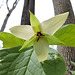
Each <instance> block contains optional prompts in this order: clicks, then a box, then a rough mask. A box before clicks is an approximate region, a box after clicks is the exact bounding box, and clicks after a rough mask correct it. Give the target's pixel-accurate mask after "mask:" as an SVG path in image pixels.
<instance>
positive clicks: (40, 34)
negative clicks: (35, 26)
mask: <svg viewBox="0 0 75 75" xmlns="http://www.w3.org/2000/svg"><path fill="white" fill-rule="evenodd" d="M42 36H44V35H43V34H42V33H41V32H37V37H38V38H37V41H39V39H40V38H41V37H42Z"/></svg>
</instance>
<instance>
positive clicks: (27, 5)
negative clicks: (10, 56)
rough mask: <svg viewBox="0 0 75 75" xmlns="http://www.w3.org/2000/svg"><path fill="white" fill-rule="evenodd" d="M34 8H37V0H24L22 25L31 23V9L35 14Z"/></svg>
mask: <svg viewBox="0 0 75 75" xmlns="http://www.w3.org/2000/svg"><path fill="white" fill-rule="evenodd" d="M34 9H35V0H24V7H23V13H22V18H21V25H30V14H29V10H30V11H31V12H32V13H33V14H34Z"/></svg>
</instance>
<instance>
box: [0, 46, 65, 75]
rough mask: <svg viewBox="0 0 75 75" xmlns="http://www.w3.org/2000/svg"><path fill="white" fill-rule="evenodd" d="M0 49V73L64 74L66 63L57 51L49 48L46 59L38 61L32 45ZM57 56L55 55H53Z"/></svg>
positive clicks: (25, 74)
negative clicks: (21, 48)
mask: <svg viewBox="0 0 75 75" xmlns="http://www.w3.org/2000/svg"><path fill="white" fill-rule="evenodd" d="M19 49H20V47H15V48H9V49H3V50H0V59H1V62H0V75H65V72H66V65H65V62H64V60H63V58H62V57H61V56H60V54H58V52H57V51H55V50H54V49H52V48H50V50H49V55H48V58H47V60H45V61H43V62H41V63H39V61H38V59H37V57H36V55H35V51H34V49H33V47H30V48H27V49H24V50H22V51H23V52H21V53H20V51H18V50H19ZM55 56H57V57H55Z"/></svg>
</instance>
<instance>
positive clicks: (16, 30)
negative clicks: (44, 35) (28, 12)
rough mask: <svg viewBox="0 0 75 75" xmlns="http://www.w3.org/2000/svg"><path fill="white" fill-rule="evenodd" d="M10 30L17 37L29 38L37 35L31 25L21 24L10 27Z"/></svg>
mask: <svg viewBox="0 0 75 75" xmlns="http://www.w3.org/2000/svg"><path fill="white" fill-rule="evenodd" d="M10 31H11V32H12V33H13V34H14V35H15V36H17V37H19V38H21V39H24V40H29V39H30V38H31V37H33V36H34V35H35V33H34V31H33V29H32V27H31V26H29V25H20V26H14V27H12V28H10Z"/></svg>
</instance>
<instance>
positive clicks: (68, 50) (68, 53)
mask: <svg viewBox="0 0 75 75" xmlns="http://www.w3.org/2000/svg"><path fill="white" fill-rule="evenodd" d="M53 4H54V10H55V15H57V14H60V13H64V12H69V17H68V19H67V21H66V22H65V24H70V23H71V24H75V17H74V13H73V9H72V5H71V2H70V0H53ZM58 51H59V53H60V54H61V55H62V56H63V58H64V59H65V61H66V65H67V73H66V75H71V73H70V72H69V71H70V70H75V67H74V66H73V65H72V64H71V61H74V62H75V48H73V47H67V46H58Z"/></svg>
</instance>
